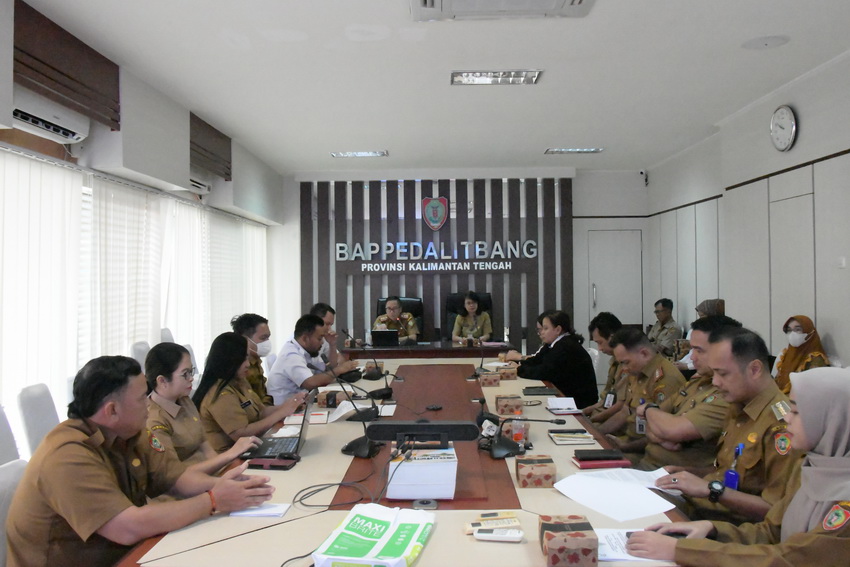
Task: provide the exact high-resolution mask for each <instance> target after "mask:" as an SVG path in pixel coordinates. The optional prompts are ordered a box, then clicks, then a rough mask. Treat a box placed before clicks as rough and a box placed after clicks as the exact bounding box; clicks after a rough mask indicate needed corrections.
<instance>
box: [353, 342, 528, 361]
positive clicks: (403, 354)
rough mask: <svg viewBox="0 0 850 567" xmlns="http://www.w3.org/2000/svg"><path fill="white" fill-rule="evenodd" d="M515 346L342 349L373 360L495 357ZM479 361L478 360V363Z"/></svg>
mask: <svg viewBox="0 0 850 567" xmlns="http://www.w3.org/2000/svg"><path fill="white" fill-rule="evenodd" d="M512 348H515V347H513V346H511V345H510V344H509V343H503V342H498V341H497V342H485V343H484V344H479V345H474V346H468V345H467V344H466V343H455V342H452V341H432V342H418V343H416V344H413V345H399V346H385V347H381V346H354V347H345V348H343V349H342V351H341V352H342V354H344V355H346V356H347V357H348V358H349V359H350V360H355V359H358V360H371V359H373V358H376V359H378V360H383V359H387V358H389V359H399V358H405V359H406V358H413V359H422V358H474V357H477V358H478V359H479V361H480V360H481V359H482V358H495V357H496V356H498V354H499V353H500V352H505V351H507V350H510V349H512ZM477 364H478V362H476V365H477Z"/></svg>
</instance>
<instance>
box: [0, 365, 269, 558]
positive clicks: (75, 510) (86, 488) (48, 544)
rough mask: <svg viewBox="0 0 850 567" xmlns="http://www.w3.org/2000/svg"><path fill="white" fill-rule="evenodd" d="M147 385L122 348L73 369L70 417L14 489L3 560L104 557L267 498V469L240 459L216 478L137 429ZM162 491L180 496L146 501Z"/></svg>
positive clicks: (142, 420) (142, 421)
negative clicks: (252, 472) (254, 469)
mask: <svg viewBox="0 0 850 567" xmlns="http://www.w3.org/2000/svg"><path fill="white" fill-rule="evenodd" d="M147 389H148V385H147V381H146V380H145V376H144V374H142V369H141V367H140V366H139V363H138V362H136V361H135V360H133V359H132V358H128V357H125V356H101V357H99V358H95V359H93V360H91V361H89V362H88V363H87V364H86V365H85V366H84V367H83V368H82V369H81V370H80V371H79V372H78V373H77V376H76V378H75V379H74V401H72V402H71V403H70V404H69V405H68V417H69V419H68V420H66V421H64V422H62V423H60V424H59V425H57V426H56V427H55V428H54V429H53V430H52V431H51V432H50V433H48V434H47V436H46V437H45V438H44V440H43V441H42V442H41V443H40V444H39V446H38V448H37V449H36V451H35V453H34V454H33V456H32V459H31V460H30V462H29V465H27V469H26V472H25V473H24V477H23V479H22V480H21V483H20V484H19V485H18V488H17V490H16V491H15V495H14V497H13V499H12V505H11V507H10V509H9V516H8V521H7V523H6V536H7V542H8V554H7V563H6V564H7V565H8V566H9V567H35V566H44V565H49V566H50V567H66V566H67V567H72V566H73V567H76V566H79V565H85V566H86V567H106V566H108V565H113V564H115V563H116V562H117V561H118V560H119V559H120V558H121V557H122V556H124V555H125V554H126V553H127V551H128V550H129V549H130V546H132V545H134V544H135V543H137V542H139V541H141V540H142V539H145V538H147V537H150V536H153V535H156V534H161V533H165V532H169V531H172V530H176V529H179V528H182V527H184V526H187V525H189V524H191V523H192V522H195V521H197V520H200V519H203V518H206V517H208V516H209V515H210V514H214V513H216V512H231V511H234V510H240V509H242V508H247V507H249V506H255V505H259V504H261V503H263V502H265V501H266V500H268V499H269V498H271V495H272V493H273V492H274V489H273V488H272V487H271V486H268V485H267V483H268V481H269V479H268V477H265V476H245V475H244V471H245V468H246V466H247V463H244V464H242V465H241V466H238V467H235V468H234V469H232V470H231V471H229V472H227V473H225V474H224V475H223V476H222V477H221V478H217V477H213V476H209V475H207V474H204V473H201V472H199V471H197V470H193V469H191V468H189V469H186V468H185V467H184V466H183V465H182V464H180V462H179V461H177V460H175V459H171V458H169V457H168V456H167V453H166V452H165V449H164V448H163V447H162V445H161V444H160V442H159V440H158V439H157V438H156V435H154V434H153V433H151V432H150V431H148V430H147V429H145V422H146V420H147V413H148V411H147ZM165 492H171V493H173V494H175V495H178V496H182V497H183V498H185V499H184V500H177V501H173V502H163V503H153V504H148V503H147V498H154V497H156V496H159V495H160V494H163V493H165Z"/></svg>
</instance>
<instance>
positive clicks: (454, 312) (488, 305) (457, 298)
mask: <svg viewBox="0 0 850 567" xmlns="http://www.w3.org/2000/svg"><path fill="white" fill-rule="evenodd" d="M475 293H477V294H478V299H479V301H478V307H480V308H481V312H482V313H483V312H484V311H486V312H487V313H489V314H490V322H491V323H492V325H493V337H495V336H496V322H495V320H494V319H493V298H492V297H491V296H490V294H489V293H487V292H475ZM464 295H466V292H464V293H450V294H448V295H447V296H446V310H445V313H444V321H445V324H444V326H443V332H442V335H443V337H444V338H445V340H447V341H450V340H452V329H454V326H455V319H457V316H458V315H466V307H464V305H463V296H464ZM493 337H491V338H490V340H493Z"/></svg>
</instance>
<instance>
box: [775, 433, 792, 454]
mask: <svg viewBox="0 0 850 567" xmlns="http://www.w3.org/2000/svg"><path fill="white" fill-rule="evenodd" d="M773 445H774V446H775V447H776V452H777V453H779V454H780V455H787V454H788V451H790V450H791V438H790V437H789V436H788V434H787V433H777V434H776V435H775V436H774V437H773Z"/></svg>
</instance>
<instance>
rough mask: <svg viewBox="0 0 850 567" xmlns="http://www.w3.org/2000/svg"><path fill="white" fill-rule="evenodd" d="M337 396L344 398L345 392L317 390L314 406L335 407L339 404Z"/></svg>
mask: <svg viewBox="0 0 850 567" xmlns="http://www.w3.org/2000/svg"><path fill="white" fill-rule="evenodd" d="M337 398H339V399H341V400H343V399H345V394H343V393H342V392H337V391H334V390H327V391H324V392H319V393H318V395H317V396H316V406H317V407H320V408H335V407H337V405H339V402H337Z"/></svg>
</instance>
